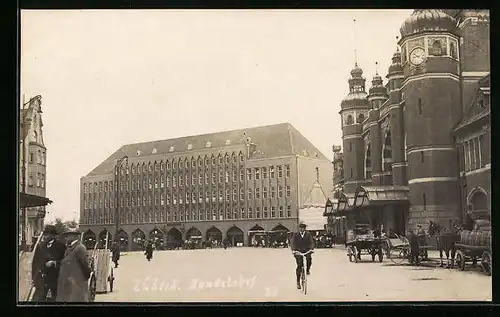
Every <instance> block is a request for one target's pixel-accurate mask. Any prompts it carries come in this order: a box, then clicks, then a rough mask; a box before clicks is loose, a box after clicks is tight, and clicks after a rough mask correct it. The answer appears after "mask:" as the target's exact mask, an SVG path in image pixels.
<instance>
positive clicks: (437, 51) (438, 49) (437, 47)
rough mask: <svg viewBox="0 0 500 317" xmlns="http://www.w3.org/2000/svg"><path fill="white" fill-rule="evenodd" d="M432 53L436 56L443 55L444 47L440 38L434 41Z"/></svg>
mask: <svg viewBox="0 0 500 317" xmlns="http://www.w3.org/2000/svg"><path fill="white" fill-rule="evenodd" d="M430 53H431V55H434V56H441V55H443V48H442V46H441V41H439V40H435V41H434V42H433V43H432V47H431V52H430Z"/></svg>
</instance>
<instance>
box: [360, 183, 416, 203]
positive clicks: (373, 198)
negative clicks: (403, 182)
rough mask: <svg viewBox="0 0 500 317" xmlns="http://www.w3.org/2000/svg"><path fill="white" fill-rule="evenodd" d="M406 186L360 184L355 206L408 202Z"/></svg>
mask: <svg viewBox="0 0 500 317" xmlns="http://www.w3.org/2000/svg"><path fill="white" fill-rule="evenodd" d="M408 193H409V188H408V187H406V186H360V187H358V189H357V190H356V193H355V195H354V204H353V205H352V206H353V207H354V208H359V207H368V206H373V205H378V206H380V205H386V204H391V203H405V202H408Z"/></svg>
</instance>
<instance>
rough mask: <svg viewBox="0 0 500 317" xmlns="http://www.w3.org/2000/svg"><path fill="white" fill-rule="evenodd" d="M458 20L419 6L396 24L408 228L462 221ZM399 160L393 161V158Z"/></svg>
mask: <svg viewBox="0 0 500 317" xmlns="http://www.w3.org/2000/svg"><path fill="white" fill-rule="evenodd" d="M456 25H457V21H456V20H455V19H454V18H453V17H451V16H450V15H448V14H446V13H445V12H443V11H442V10H437V9H425V10H423V9H419V10H415V11H414V12H413V13H412V15H411V16H410V17H408V18H407V19H406V20H405V21H404V22H403V24H402V26H401V28H400V33H401V37H402V38H401V40H400V43H399V44H400V46H401V64H402V67H403V74H404V80H403V83H402V85H401V89H402V96H401V97H402V99H403V100H404V101H403V102H404V112H403V116H404V125H405V128H406V133H407V138H406V139H407V151H406V154H407V159H408V169H409V179H408V186H409V188H410V206H411V207H410V215H409V218H410V219H409V229H414V228H415V227H416V225H417V224H419V223H422V224H423V225H425V226H427V221H428V220H435V221H437V222H439V223H440V224H441V225H443V226H449V225H451V223H452V221H457V220H460V214H461V213H460V192H459V184H458V179H457V176H458V158H457V152H456V149H455V147H454V142H453V136H452V130H453V128H454V127H455V125H456V124H457V123H458V121H459V119H460V116H461V102H460V101H461V100H460V99H461V98H460V77H459V58H460V56H459V51H458V48H459V35H458V31H457V26H456ZM396 163H397V162H396Z"/></svg>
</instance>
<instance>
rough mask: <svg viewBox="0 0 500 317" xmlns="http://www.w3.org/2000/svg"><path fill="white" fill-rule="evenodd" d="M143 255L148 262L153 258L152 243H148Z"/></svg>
mask: <svg viewBox="0 0 500 317" xmlns="http://www.w3.org/2000/svg"><path fill="white" fill-rule="evenodd" d="M144 254H145V255H146V259H148V261H151V259H152V258H153V242H151V241H149V242H148V244H147V245H146V252H144Z"/></svg>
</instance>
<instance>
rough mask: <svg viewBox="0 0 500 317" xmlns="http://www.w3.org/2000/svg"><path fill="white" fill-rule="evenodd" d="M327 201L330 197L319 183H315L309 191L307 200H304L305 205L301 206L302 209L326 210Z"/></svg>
mask: <svg viewBox="0 0 500 317" xmlns="http://www.w3.org/2000/svg"><path fill="white" fill-rule="evenodd" d="M327 200H328V197H327V195H326V194H325V191H324V190H323V187H322V186H321V184H320V183H319V182H318V181H315V182H314V184H313V186H312V188H311V190H310V191H309V194H308V195H307V198H306V199H305V200H304V203H303V204H302V206H300V208H301V209H302V208H309V207H320V208H323V209H324V207H325V203H326V201H327Z"/></svg>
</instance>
